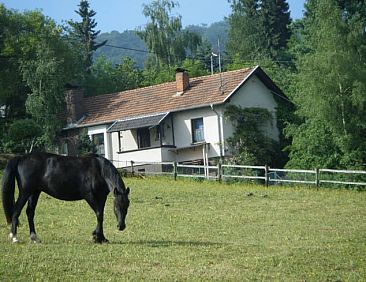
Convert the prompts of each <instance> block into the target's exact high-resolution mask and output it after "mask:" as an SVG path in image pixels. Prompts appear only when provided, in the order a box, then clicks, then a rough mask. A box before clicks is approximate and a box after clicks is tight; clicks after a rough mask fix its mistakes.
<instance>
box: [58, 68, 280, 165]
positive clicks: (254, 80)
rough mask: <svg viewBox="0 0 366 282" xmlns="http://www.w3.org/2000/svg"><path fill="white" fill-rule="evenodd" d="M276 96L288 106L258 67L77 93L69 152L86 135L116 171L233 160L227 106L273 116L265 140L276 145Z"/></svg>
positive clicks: (71, 107)
mask: <svg viewBox="0 0 366 282" xmlns="http://www.w3.org/2000/svg"><path fill="white" fill-rule="evenodd" d="M275 96H278V97H282V98H284V99H286V97H285V96H284V94H283V93H282V91H281V90H280V89H279V88H278V87H277V86H276V85H275V84H274V83H273V81H272V80H271V79H270V78H269V77H268V76H267V75H266V73H265V72H264V71H263V70H262V69H261V68H260V67H259V66H257V67H254V68H247V69H240V70H235V71H228V72H224V73H221V74H214V75H209V76H203V77H196V78H191V79H190V78H189V77H188V74H187V72H186V71H184V70H182V69H177V72H176V81H175V82H168V83H163V84H159V85H154V86H149V87H144V88H138V89H134V90H128V91H123V92H119V93H113V94H105V95H100V96H94V97H83V92H82V91H80V89H73V90H70V91H69V92H68V95H67V123H68V124H67V126H66V127H65V128H64V135H65V137H66V138H65V140H66V143H67V146H65V150H66V149H67V150H68V152H67V153H69V154H72V153H73V152H75V150H74V149H75V148H73V145H74V144H75V137H76V136H77V135H78V134H79V132H80V129H84V130H87V132H88V134H89V135H90V137H91V139H92V140H93V142H94V143H95V144H96V146H97V148H98V153H99V154H102V155H104V156H105V157H106V158H108V159H110V160H112V161H113V162H114V164H115V165H116V166H117V167H123V166H126V165H128V164H129V163H130V161H131V160H133V161H135V162H144V161H147V162H165V161H175V162H202V163H206V162H208V161H209V160H212V159H217V158H220V157H221V158H224V157H227V156H229V155H230V151H229V149H228V147H227V146H226V139H227V138H228V137H229V136H231V135H232V133H233V128H232V126H231V124H230V123H229V122H228V121H226V120H225V118H224V111H225V108H226V107H227V105H237V106H241V107H242V108H244V107H261V108H266V109H267V110H269V111H270V112H271V113H272V116H273V120H272V122H270V123H268V124H267V125H266V133H267V134H268V135H269V136H270V137H271V138H273V139H274V140H278V138H279V130H278V128H277V123H276V121H277V118H276V108H277V102H276V99H275Z"/></svg>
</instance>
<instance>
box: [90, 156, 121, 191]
mask: <svg viewBox="0 0 366 282" xmlns="http://www.w3.org/2000/svg"><path fill="white" fill-rule="evenodd" d="M93 157H94V158H96V159H97V160H98V162H99V164H100V166H101V173H102V176H103V177H104V178H105V179H106V180H107V183H108V180H109V181H111V182H112V183H114V184H115V186H114V187H110V183H108V187H109V190H110V191H111V192H113V189H114V188H115V187H116V188H117V190H118V191H119V192H121V193H124V192H125V190H126V187H125V185H124V183H123V181H122V179H121V176H120V174H119V172H118V170H117V168H116V167H115V166H114V165H113V164H112V163H111V161H109V160H108V159H106V158H104V157H102V156H100V155H93Z"/></svg>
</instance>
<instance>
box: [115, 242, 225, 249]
mask: <svg viewBox="0 0 366 282" xmlns="http://www.w3.org/2000/svg"><path fill="white" fill-rule="evenodd" d="M109 244H112V245H113V244H125V245H143V246H148V247H156V248H161V247H175V246H179V247H182V246H183V247H210V246H222V245H224V244H223V243H217V242H200V241H164V240H140V241H130V242H128V241H127V242H109Z"/></svg>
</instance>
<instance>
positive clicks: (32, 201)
mask: <svg viewBox="0 0 366 282" xmlns="http://www.w3.org/2000/svg"><path fill="white" fill-rule="evenodd" d="M39 194H40V192H39V191H37V192H35V193H34V194H32V195H31V196H30V197H29V198H28V207H27V217H28V224H29V233H30V240H31V241H32V242H34V243H40V242H41V240H40V239H39V238H38V237H37V234H36V229H35V227H34V214H35V210H36V206H37V202H38V198H39Z"/></svg>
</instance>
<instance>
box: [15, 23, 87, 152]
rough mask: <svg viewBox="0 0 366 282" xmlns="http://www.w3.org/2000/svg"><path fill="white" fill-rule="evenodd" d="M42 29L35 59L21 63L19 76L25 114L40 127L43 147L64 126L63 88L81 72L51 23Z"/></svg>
mask: <svg viewBox="0 0 366 282" xmlns="http://www.w3.org/2000/svg"><path fill="white" fill-rule="evenodd" d="M47 21H48V22H47V26H44V27H43V32H42V34H41V35H40V40H39V42H37V44H36V46H37V47H36V52H35V57H34V58H32V59H27V58H24V59H23V60H22V61H21V73H22V75H23V79H24V81H25V82H26V84H27V87H28V88H29V92H28V97H27V100H26V109H27V113H28V114H30V115H31V117H32V118H33V119H34V120H35V121H36V122H37V123H38V124H39V125H41V126H42V129H43V135H42V140H43V143H44V145H46V146H47V147H51V148H52V146H53V145H54V144H55V143H56V137H57V135H58V133H59V131H60V130H61V128H62V126H63V121H62V119H61V118H60V117H61V116H62V113H63V111H64V109H65V98H64V91H65V85H66V84H67V83H70V82H72V81H75V80H77V77H78V75H79V73H80V70H79V69H78V64H75V56H77V55H75V53H74V50H73V49H72V47H71V46H70V45H69V44H68V42H67V41H66V40H64V39H63V37H62V36H61V30H60V28H59V27H57V26H56V25H55V23H54V22H53V21H51V20H47Z"/></svg>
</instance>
